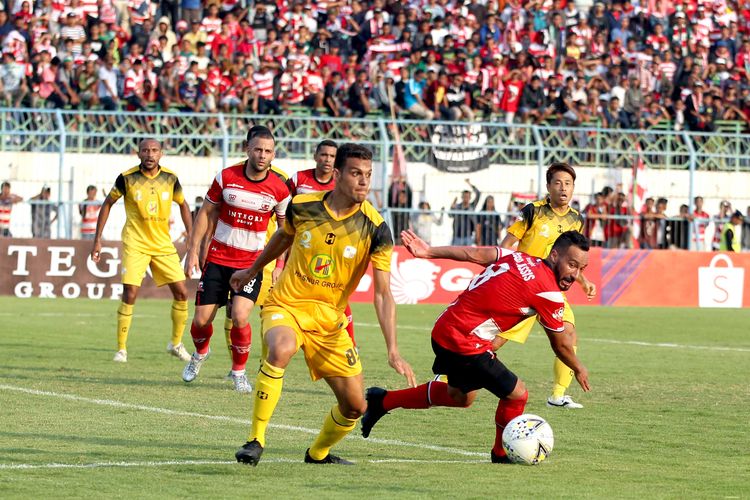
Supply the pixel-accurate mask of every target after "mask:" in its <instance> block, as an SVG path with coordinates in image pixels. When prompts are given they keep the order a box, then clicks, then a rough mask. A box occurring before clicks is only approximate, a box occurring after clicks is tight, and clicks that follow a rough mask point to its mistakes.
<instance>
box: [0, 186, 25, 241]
mask: <svg viewBox="0 0 750 500" xmlns="http://www.w3.org/2000/svg"><path fill="white" fill-rule="evenodd" d="M22 201H23V198H21V197H20V196H18V195H17V194H13V193H11V192H10V182H8V181H3V184H2V188H1V189H0V236H5V237H11V236H13V235H12V234H10V212H11V211H12V210H13V205H15V204H16V203H20V202H22Z"/></svg>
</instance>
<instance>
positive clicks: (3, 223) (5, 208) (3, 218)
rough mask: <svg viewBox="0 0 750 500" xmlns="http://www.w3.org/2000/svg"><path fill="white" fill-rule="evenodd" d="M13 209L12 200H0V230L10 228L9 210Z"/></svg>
mask: <svg viewBox="0 0 750 500" xmlns="http://www.w3.org/2000/svg"><path fill="white" fill-rule="evenodd" d="M11 210H13V202H12V201H11V200H10V199H8V200H0V231H4V230H6V229H10V211H11Z"/></svg>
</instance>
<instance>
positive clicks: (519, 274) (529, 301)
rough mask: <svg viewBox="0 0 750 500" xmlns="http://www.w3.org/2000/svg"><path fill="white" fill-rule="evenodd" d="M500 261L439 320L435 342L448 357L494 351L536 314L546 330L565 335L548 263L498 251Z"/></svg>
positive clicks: (476, 279)
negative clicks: (494, 343) (502, 339)
mask: <svg viewBox="0 0 750 500" xmlns="http://www.w3.org/2000/svg"><path fill="white" fill-rule="evenodd" d="M498 255H499V256H500V257H499V258H498V259H497V261H496V262H495V263H494V264H490V265H489V266H487V267H486V268H485V270H484V271H482V273H480V274H478V275H476V276H474V279H472V280H471V283H469V287H468V288H467V289H466V290H465V291H464V292H462V293H461V295H459V296H458V298H457V299H456V300H454V301H453V302H452V303H451V305H449V306H448V308H447V309H446V310H445V311H444V312H443V313H442V314H441V315H440V316H439V317H438V319H437V321H436V322H435V326H434V328H433V329H432V338H433V340H434V341H435V342H437V343H438V344H439V345H440V346H441V347H443V348H445V349H448V350H449V351H452V352H455V353H457V354H461V355H464V356H470V355H474V354H480V353H482V352H486V351H492V341H493V340H494V338H495V337H496V336H497V335H499V334H500V333H502V332H504V331H507V330H510V329H511V328H513V327H514V326H515V325H517V324H518V323H520V322H521V321H523V320H525V319H526V318H528V317H530V316H533V315H535V314H537V315H539V322H540V323H541V324H542V326H543V327H544V328H547V329H549V330H552V331H555V332H562V331H563V329H564V326H563V319H562V318H563V310H564V309H565V303H564V298H563V294H562V292H561V291H560V287H559V286H558V284H557V280H556V279H555V273H554V272H553V271H552V269H550V268H549V267H548V266H547V264H545V263H544V261H543V260H542V259H540V258H538V257H532V256H530V255H528V254H525V253H523V252H514V251H512V250H507V249H501V248H498Z"/></svg>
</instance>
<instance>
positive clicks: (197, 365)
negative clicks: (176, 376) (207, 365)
mask: <svg viewBox="0 0 750 500" xmlns="http://www.w3.org/2000/svg"><path fill="white" fill-rule="evenodd" d="M209 354H211V350H210V349H209V351H208V352H207V353H206V354H204V355H202V356H201V355H200V354H198V353H197V352H196V353H193V355H192V356H190V362H189V363H188V364H187V366H185V369H184V370H182V380H184V381H185V382H192V381H193V380H195V377H197V376H198V373H199V372H200V371H201V366H202V365H203V362H204V361H206V359H207V358H208V356H209Z"/></svg>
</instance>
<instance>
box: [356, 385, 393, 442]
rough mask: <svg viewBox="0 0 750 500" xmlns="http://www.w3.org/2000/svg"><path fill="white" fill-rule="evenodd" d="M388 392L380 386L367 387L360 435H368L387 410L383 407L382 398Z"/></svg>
mask: <svg viewBox="0 0 750 500" xmlns="http://www.w3.org/2000/svg"><path fill="white" fill-rule="evenodd" d="M387 393H388V391H386V390H385V389H381V388H380V387H370V388H369V389H367V393H366V394H365V399H367V411H365V414H364V415H362V437H368V436H369V435H370V431H372V428H373V427H374V426H375V424H376V423H378V420H380V419H381V418H382V417H383V415H385V414H387V413H388V412H387V411H385V409H384V408H383V398H385V395H386V394H387Z"/></svg>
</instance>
